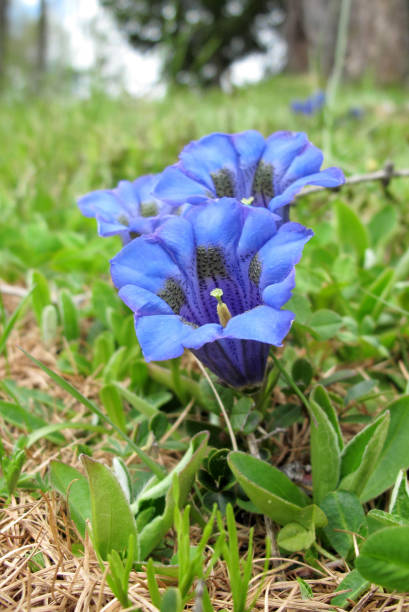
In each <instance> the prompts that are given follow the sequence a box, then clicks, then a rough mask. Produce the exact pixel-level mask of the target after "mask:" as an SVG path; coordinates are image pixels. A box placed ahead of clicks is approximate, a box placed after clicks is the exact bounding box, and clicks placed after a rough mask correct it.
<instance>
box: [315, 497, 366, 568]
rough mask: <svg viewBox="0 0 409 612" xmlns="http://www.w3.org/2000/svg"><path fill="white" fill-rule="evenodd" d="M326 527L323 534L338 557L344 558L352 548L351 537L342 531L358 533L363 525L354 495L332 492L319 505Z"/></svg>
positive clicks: (363, 520) (359, 505)
mask: <svg viewBox="0 0 409 612" xmlns="http://www.w3.org/2000/svg"><path fill="white" fill-rule="evenodd" d="M320 507H321V509H322V510H323V511H324V512H325V514H326V516H327V519H328V525H327V526H326V527H324V534H325V536H326V537H327V538H328V541H329V542H330V544H331V546H332V547H333V548H334V550H336V551H337V553H338V554H339V555H341V556H342V557H344V558H346V557H348V554H349V552H350V551H351V549H352V547H353V540H352V535H351V534H349V533H345V532H343V531H337V530H344V531H350V532H353V533H359V531H360V529H361V528H362V526H363V525H364V524H365V514H364V511H363V509H362V506H361V504H360V502H359V499H358V498H357V497H356V495H353V494H352V493H348V492H347V491H333V492H332V493H329V495H327V496H326V497H325V498H324V499H323V500H322V502H321V503H320Z"/></svg>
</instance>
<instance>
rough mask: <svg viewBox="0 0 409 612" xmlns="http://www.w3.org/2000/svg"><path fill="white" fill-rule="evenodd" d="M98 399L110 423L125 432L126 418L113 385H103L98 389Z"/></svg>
mask: <svg viewBox="0 0 409 612" xmlns="http://www.w3.org/2000/svg"><path fill="white" fill-rule="evenodd" d="M99 397H100V398H101V401H102V403H103V405H104V408H105V410H106V411H107V414H108V416H109V418H110V419H111V421H112V422H113V423H115V425H117V426H118V427H119V428H120V429H122V431H126V418H125V412H124V407H123V404H122V400H121V395H120V393H119V391H118V389H117V387H116V386H114V385H105V386H104V387H102V389H100V392H99Z"/></svg>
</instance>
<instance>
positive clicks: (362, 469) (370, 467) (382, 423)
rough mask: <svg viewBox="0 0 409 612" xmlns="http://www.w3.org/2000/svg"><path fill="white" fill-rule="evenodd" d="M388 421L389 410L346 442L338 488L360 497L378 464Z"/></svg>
mask: <svg viewBox="0 0 409 612" xmlns="http://www.w3.org/2000/svg"><path fill="white" fill-rule="evenodd" d="M389 421H390V415H389V411H386V412H384V413H383V414H382V415H381V416H380V417H378V418H377V419H376V421H374V423H371V424H370V425H368V426H367V427H366V428H365V429H363V430H362V431H360V432H359V433H358V434H357V435H356V436H355V437H354V438H352V440H351V441H350V442H349V443H348V444H347V446H346V447H345V449H344V451H343V453H342V456H341V482H340V485H339V488H340V489H343V490H344V491H349V492H350V493H355V495H358V497H360V495H361V493H362V491H363V490H364V488H365V485H366V484H367V482H368V480H369V478H370V476H371V474H372V473H373V472H374V470H375V468H376V466H377V464H378V461H379V457H380V455H381V452H382V449H383V446H384V444H385V439H386V435H387V432H388V428H389Z"/></svg>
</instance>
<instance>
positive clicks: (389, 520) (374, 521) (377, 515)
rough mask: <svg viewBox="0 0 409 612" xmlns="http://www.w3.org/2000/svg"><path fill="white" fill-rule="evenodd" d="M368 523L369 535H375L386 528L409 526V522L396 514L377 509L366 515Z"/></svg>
mask: <svg viewBox="0 0 409 612" xmlns="http://www.w3.org/2000/svg"><path fill="white" fill-rule="evenodd" d="M366 522H367V524H368V533H369V534H372V533H375V531H378V530H379V529H384V528H385V527H405V526H409V521H407V520H405V519H403V518H401V517H400V516H397V515H395V514H390V513H389V512H385V511H384V510H378V509H377V508H374V509H373V510H370V511H369V512H368V514H367V515H366Z"/></svg>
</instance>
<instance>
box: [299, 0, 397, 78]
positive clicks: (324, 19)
mask: <svg viewBox="0 0 409 612" xmlns="http://www.w3.org/2000/svg"><path fill="white" fill-rule="evenodd" d="M341 2H342V0H303V18H304V28H305V32H306V36H307V40H308V44H309V48H310V54H311V56H312V60H313V63H315V64H316V65H318V68H319V70H320V72H321V73H322V74H324V75H326V76H328V74H329V73H330V72H331V70H332V66H333V63H334V52H335V44H336V39H337V29H338V20H339V14H340V8H341ZM344 73H345V76H346V77H349V78H351V79H358V78H361V77H363V76H364V75H365V74H366V73H369V74H372V75H373V76H374V78H375V80H376V81H377V82H378V83H392V82H399V81H401V80H402V79H403V78H404V77H405V76H406V75H407V74H408V73H409V2H408V0H352V6H351V15H350V23H349V31H348V46H347V53H346V58H345V66H344Z"/></svg>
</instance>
